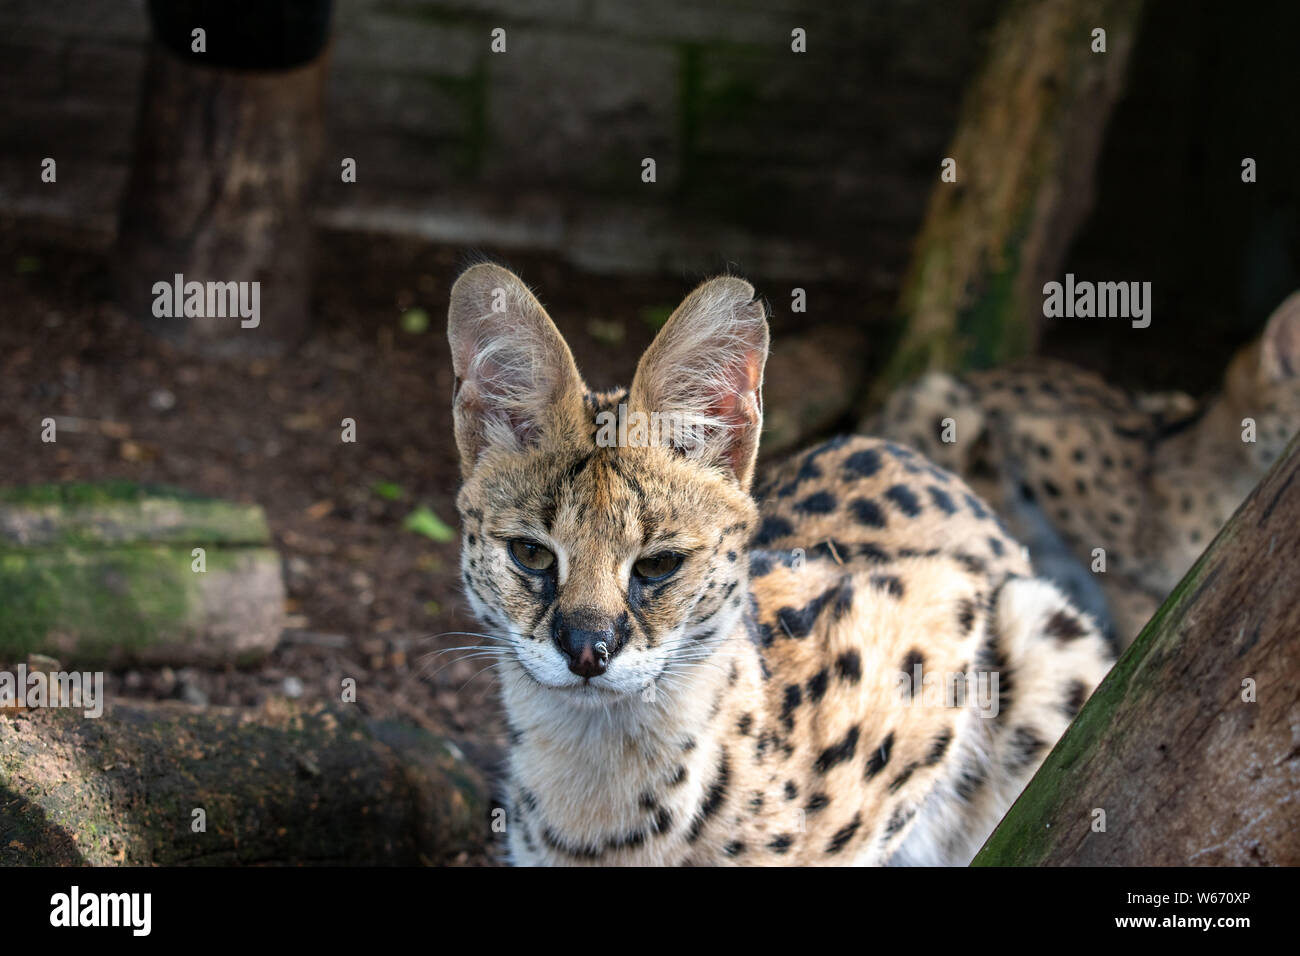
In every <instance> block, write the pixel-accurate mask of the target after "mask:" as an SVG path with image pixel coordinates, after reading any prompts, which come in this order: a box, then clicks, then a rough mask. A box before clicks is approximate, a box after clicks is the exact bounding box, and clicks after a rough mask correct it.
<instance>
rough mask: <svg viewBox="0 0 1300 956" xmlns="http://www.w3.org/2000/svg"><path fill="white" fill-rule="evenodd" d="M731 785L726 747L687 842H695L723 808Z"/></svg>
mask: <svg viewBox="0 0 1300 956" xmlns="http://www.w3.org/2000/svg"><path fill="white" fill-rule="evenodd" d="M730 785H731V762H730V759H729V757H728V755H727V751H726V749H725V748H724V749H723V751H722V756H721V757H720V759H719V760H718V772H717V774H716V775H715V776H714V778H713V783H712V784H710V785H709V789H708V792H707V793H706V794H705V795H704V802H703V803H701V804H700V807H699V809H698V810H696V811H695V819H694V821H693V822H692V823H691V829H690V832H688V833H687V834H686V842H687V843H694V842H695V841H696V840H698V839H699V837H700V830H702V829H703V828H704V824H705V823H706V822H707V821H708V819H709V818H710V817H712V816H713V815H714V814H716V813H717V812H718V810H720V809H721V808H722V804H723V801H725V800H726V799H727V788H728V787H729V786H730Z"/></svg>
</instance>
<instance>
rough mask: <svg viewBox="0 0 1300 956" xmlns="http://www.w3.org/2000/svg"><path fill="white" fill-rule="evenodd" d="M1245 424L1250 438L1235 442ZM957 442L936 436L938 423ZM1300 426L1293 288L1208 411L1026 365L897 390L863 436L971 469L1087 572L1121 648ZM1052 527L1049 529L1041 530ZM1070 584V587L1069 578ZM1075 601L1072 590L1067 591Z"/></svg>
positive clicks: (1021, 530)
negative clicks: (1251, 430) (1250, 422)
mask: <svg viewBox="0 0 1300 956" xmlns="http://www.w3.org/2000/svg"><path fill="white" fill-rule="evenodd" d="M1246 418H1251V419H1254V421H1255V423H1256V432H1257V440H1256V442H1255V443H1253V444H1252V443H1248V442H1244V441H1243V440H1242V433H1243V420H1244V419H1246ZM945 419H951V420H952V422H953V423H954V425H955V432H956V434H955V438H956V440H955V441H954V442H944V441H942V440H941V435H942V428H943V421H944V420H945ZM1298 428H1300V293H1296V294H1295V295H1292V296H1291V297H1290V298H1289V299H1287V300H1286V302H1284V303H1283V304H1282V305H1281V306H1279V307H1278V309H1277V310H1276V311H1275V312H1274V314H1273V316H1272V317H1271V318H1270V319H1269V322H1268V326H1267V329H1266V331H1265V333H1264V335H1263V336H1262V337H1261V338H1260V340H1258V341H1257V342H1255V343H1253V344H1252V345H1250V346H1249V347H1247V348H1245V349H1243V350H1242V351H1241V353H1239V354H1238V355H1237V356H1236V357H1235V358H1234V359H1233V361H1232V362H1231V364H1230V365H1229V367H1228V370H1227V373H1226V375H1225V378H1224V388H1223V390H1222V392H1221V393H1220V394H1218V395H1216V396H1213V397H1212V398H1210V399H1209V400H1208V401H1207V402H1205V403H1203V404H1198V403H1196V402H1195V401H1193V400H1192V399H1191V398H1190V397H1188V396H1186V395H1182V394H1180V393H1162V394H1158V395H1131V394H1129V393H1126V392H1124V391H1122V390H1120V389H1117V388H1114V387H1112V386H1110V385H1108V384H1107V383H1106V382H1105V381H1104V380H1102V379H1101V378H1100V377H1099V376H1097V375H1095V374H1093V373H1091V372H1086V371H1083V370H1081V369H1077V368H1074V367H1072V366H1069V365H1066V364H1064V363H1060V362H1051V361H1043V360H1036V361H1034V362H1033V363H1025V364H1021V365H1014V366H1011V367H1008V368H1004V369H997V370H993V371H987V372H976V373H972V374H968V375H963V376H960V377H955V376H950V375H946V374H942V373H932V374H930V375H926V376H924V377H923V378H921V379H920V380H919V381H917V382H916V383H915V384H913V385H911V386H908V387H906V388H904V389H900V390H899V391H898V392H897V393H895V394H894V395H893V396H892V397H891V398H890V400H889V402H888V403H887V404H886V406H885V408H884V409H883V410H882V411H881V413H880V414H879V415H878V416H875V417H873V418H872V419H870V420H868V421H866V422H864V423H863V426H862V430H863V431H864V432H868V433H871V434H877V435H881V436H883V437H886V438H890V439H893V440H895V441H903V442H907V443H908V444H911V445H913V446H914V447H916V448H918V449H919V450H920V451H922V452H923V453H925V454H927V455H929V456H931V457H932V458H933V459H934V460H935V461H937V462H939V463H941V464H943V465H944V466H946V467H948V468H951V469H953V470H954V471H956V472H957V473H959V474H961V475H962V476H963V477H965V478H967V480H969V481H970V482H971V483H972V485H974V486H975V487H976V488H977V489H978V490H979V491H980V492H981V494H983V495H985V496H986V497H987V498H988V499H989V500H990V501H992V502H993V503H994V504H995V506H996V507H997V509H998V511H999V512H1000V513H1001V514H1002V515H1003V516H1004V517H1005V518H1006V519H1007V521H1008V523H1009V524H1010V526H1011V529H1012V531H1013V533H1015V534H1016V535H1017V537H1019V538H1021V539H1022V540H1026V541H1030V542H1031V545H1033V550H1034V559H1035V562H1036V563H1037V562H1039V561H1043V562H1048V561H1050V560H1053V556H1052V555H1050V554H1049V553H1047V552H1048V551H1050V550H1051V549H1052V548H1053V547H1061V548H1063V549H1064V550H1066V551H1068V556H1066V557H1064V558H1062V559H1061V563H1064V562H1066V561H1071V562H1076V563H1078V564H1079V567H1080V568H1084V567H1086V568H1087V569H1088V570H1086V571H1083V570H1081V571H1080V572H1079V573H1080V574H1089V573H1091V567H1092V565H1093V562H1094V555H1093V550H1094V549H1096V548H1102V549H1104V551H1105V560H1106V569H1105V573H1104V574H1101V573H1098V574H1097V575H1096V582H1097V584H1098V585H1099V586H1100V588H1101V592H1102V593H1103V595H1104V601H1105V605H1106V607H1105V613H1106V614H1107V615H1108V616H1109V618H1110V620H1111V621H1112V622H1113V625H1114V630H1115V632H1116V635H1117V637H1118V638H1119V641H1120V643H1121V644H1122V645H1123V646H1127V644H1128V643H1130V642H1131V641H1132V640H1133V638H1134V637H1136V636H1137V634H1138V632H1139V631H1140V630H1141V628H1142V626H1143V625H1144V624H1145V623H1146V622H1147V620H1149V619H1150V617H1151V615H1152V614H1153V613H1154V612H1155V609H1156V608H1157V607H1158V606H1159V604H1160V602H1161V601H1162V600H1163V599H1164V597H1165V596H1166V595H1167V594H1168V593H1169V592H1170V591H1171V590H1172V589H1173V587H1174V586H1175V585H1176V584H1177V583H1178V580H1179V579H1180V578H1181V577H1182V575H1183V574H1185V573H1186V572H1187V570H1188V569H1189V568H1190V567H1191V565H1192V563H1193V562H1194V561H1195V560H1196V558H1197V556H1199V555H1200V553H1201V552H1202V551H1203V550H1204V549H1205V547H1206V546H1207V545H1208V544H1209V542H1210V541H1211V539H1212V538H1213V537H1214V535H1215V534H1216V533H1217V532H1218V530H1219V528H1221V527H1222V526H1223V524H1224V523H1225V522H1226V521H1227V519H1228V518H1229V516H1230V515H1231V514H1232V512H1233V511H1234V510H1235V509H1236V507H1237V505H1238V504H1240V502H1241V501H1242V499H1243V498H1245V496H1246V495H1247V494H1248V493H1249V492H1250V490H1251V489H1252V488H1253V487H1254V486H1255V485H1256V484H1257V483H1258V481H1259V479H1260V478H1262V477H1263V475H1264V472H1265V471H1266V470H1267V469H1268V467H1269V466H1270V465H1271V464H1272V463H1273V462H1274V461H1275V460H1276V459H1277V457H1278V456H1279V455H1280V454H1281V452H1282V449H1283V448H1284V447H1285V445H1286V442H1287V441H1288V440H1289V439H1290V438H1291V436H1292V435H1293V434H1294V433H1295V432H1296V430H1297V429H1298ZM1039 522H1043V523H1046V524H1049V525H1050V526H1051V527H1052V528H1053V529H1054V530H1055V532H1056V534H1057V535H1059V539H1060V540H1059V543H1058V542H1055V541H1052V540H1050V539H1051V537H1052V536H1050V535H1036V534H1035V532H1034V529H1033V526H1034V525H1035V524H1036V523H1039ZM1070 574H1071V576H1072V579H1073V580H1075V581H1078V580H1080V578H1079V576H1077V575H1075V574H1074V573H1073V571H1071V572H1070ZM1075 590H1076V594H1077V590H1078V589H1075Z"/></svg>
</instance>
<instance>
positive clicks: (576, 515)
mask: <svg viewBox="0 0 1300 956" xmlns="http://www.w3.org/2000/svg"><path fill="white" fill-rule="evenodd" d="M448 337H449V340H450V344H451V353H452V361H453V364H454V367H455V374H456V385H455V392H454V398H453V405H454V419H455V430H456V441H457V445H458V447H459V450H460V455H461V464H462V474H463V479H464V480H463V485H462V487H461V490H460V493H459V497H458V500H457V504H458V508H459V510H460V515H461V525H462V534H463V541H462V571H463V579H464V586H465V590H466V594H467V596H468V599H469V601H470V603H471V605H472V607H473V609H474V611H475V612H476V614H477V615H478V616H479V618H480V619H481V620H482V622H483V625H484V628H485V630H486V631H487V632H488V635H489V636H490V638H491V639H493V640H494V642H495V645H496V647H497V656H498V658H499V661H500V665H501V666H500V667H499V668H498V673H499V675H500V681H501V691H502V696H503V701H504V706H505V712H506V718H507V722H508V725H509V728H510V740H511V743H510V749H509V753H508V760H507V764H508V768H507V779H506V781H505V788H504V792H505V794H506V796H507V797H508V816H507V819H508V825H507V839H508V844H509V856H510V858H511V860H512V861H513V862H515V863H520V864H619V865H635V864H706V865H707V864H819V863H843V864H849V863H855V864H876V863H885V862H893V863H925V864H959V863H965V862H967V861H969V859H970V858H971V856H972V855H973V854H974V852H975V851H976V850H977V849H978V848H979V846H980V845H981V843H982V841H983V840H984V839H985V837H986V836H987V835H988V834H989V832H990V831H991V829H992V828H993V826H994V825H995V824H996V822H997V821H998V819H999V818H1000V817H1001V815H1002V813H1003V812H1004V811H1005V810H1006V808H1007V807H1008V806H1009V805H1010V803H1011V801H1012V800H1013V799H1014V798H1015V796H1016V795H1017V793H1018V792H1019V791H1020V789H1021V788H1022V787H1023V786H1024V784H1025V783H1026V782H1027V780H1028V779H1029V777H1030V776H1031V775H1032V774H1033V772H1034V770H1035V769H1036V768H1037V766H1038V765H1039V763H1040V762H1041V760H1042V758H1043V757H1044V756H1045V754H1046V752H1047V751H1048V749H1049V748H1050V747H1051V746H1052V744H1053V743H1054V742H1055V740H1056V739H1057V737H1058V736H1059V735H1060V734H1061V732H1062V731H1063V730H1064V728H1065V727H1066V726H1067V724H1068V723H1069V721H1070V719H1071V717H1072V716H1073V715H1074V713H1075V712H1076V711H1077V710H1078V709H1079V707H1080V706H1081V705H1082V704H1083V702H1084V700H1085V699H1086V698H1087V696H1088V695H1089V694H1090V693H1091V691H1092V689H1093V688H1094V687H1095V685H1096V684H1097V682H1098V681H1099V680H1100V679H1101V677H1102V676H1103V675H1104V674H1105V672H1106V669H1107V667H1108V665H1109V662H1110V658H1109V655H1108V651H1107V649H1106V646H1105V642H1104V641H1103V639H1102V637H1101V636H1100V634H1099V633H1098V631H1097V629H1096V628H1095V626H1094V625H1093V623H1092V622H1091V621H1090V620H1089V619H1088V617H1087V616H1086V615H1084V614H1081V613H1080V612H1078V611H1077V610H1075V609H1074V608H1073V607H1072V606H1071V605H1070V604H1069V602H1068V601H1067V600H1066V599H1065V598H1064V597H1063V596H1062V595H1061V593H1060V592H1059V591H1058V590H1057V589H1056V588H1055V587H1053V586H1052V585H1050V584H1048V583H1046V582H1044V581H1042V580H1039V579H1036V578H1035V577H1034V576H1033V573H1032V571H1031V569H1030V567H1029V565H1028V563H1027V561H1026V559H1025V557H1024V555H1023V549H1022V548H1021V547H1020V546H1019V545H1017V544H1016V542H1015V541H1013V540H1012V539H1011V538H1010V537H1008V535H1007V533H1006V532H1005V531H1004V530H1003V528H1002V527H1001V525H1000V524H999V522H998V521H997V519H996V518H995V517H994V515H993V514H992V513H991V511H990V510H989V509H988V508H987V506H986V505H985V504H984V503H983V502H982V501H980V500H979V499H978V498H977V497H975V496H974V495H973V494H972V493H971V491H970V490H969V489H968V488H967V487H966V486H965V485H964V484H962V482H961V481H960V480H959V479H957V478H956V477H954V476H953V475H950V474H948V473H947V472H944V471H942V470H940V469H939V468H936V467H935V466H933V465H931V464H929V463H928V462H926V461H925V460H924V459H923V458H921V457H920V456H919V455H918V454H916V453H914V452H912V451H909V450H907V449H905V448H902V447H899V446H896V445H892V444H888V443H885V442H883V441H876V440H872V439H867V438H841V439H836V440H833V441H830V442H827V443H826V444H823V445H821V446H819V447H817V448H814V449H812V450H811V451H808V452H805V453H803V454H801V455H799V456H797V457H795V458H794V459H793V460H792V461H790V462H789V463H787V464H785V465H784V466H781V467H779V468H777V469H775V470H774V471H773V472H772V473H771V474H770V475H768V476H766V477H765V478H764V479H763V480H762V483H761V486H760V491H759V494H758V497H759V498H761V503H759V502H756V500H755V498H754V497H752V496H751V494H750V487H751V483H752V482H753V479H754V471H755V457H756V453H757V450H758V440H759V432H760V429H761V426H762V412H761V407H762V406H761V397H760V392H761V384H762V377H763V368H764V364H765V362H766V358H767V346H768V330H767V322H766V315H765V312H764V307H763V305H762V304H761V303H760V302H757V301H754V290H753V288H752V287H751V286H750V285H749V284H748V283H746V282H744V281H742V280H740V279H737V278H732V277H722V278H717V279H713V280H711V281H708V282H706V283H704V284H703V285H701V286H700V287H699V288H697V289H696V290H695V291H694V292H693V293H691V295H690V296H688V297H687V298H686V300H685V301H684V302H683V303H682V304H681V306H680V307H679V308H678V309H677V310H676V311H675V312H674V313H673V315H672V316H671V317H670V318H669V320H668V322H667V324H666V325H665V326H664V327H663V329H662V330H661V331H660V333H659V335H658V337H657V338H656V339H655V341H654V343H653V344H652V345H651V346H650V348H649V349H648V350H647V352H646V353H645V355H644V356H643V357H642V359H641V362H640V365H639V367H638V368H637V371H636V375H635V377H634V378H633V381H632V385H631V387H630V388H629V389H627V390H619V391H615V392H608V393H604V394H594V393H592V392H590V391H589V390H588V389H587V388H586V386H585V385H584V383H583V381H582V379H581V377H580V376H579V374H578V370H577V368H576V367H575V365H574V362H573V358H572V356H571V354H570V352H569V349H568V347H567V345H566V344H565V342H564V340H563V339H562V338H561V336H560V334H559V332H558V331H557V329H556V328H555V326H554V325H553V324H552V322H551V320H550V319H549V318H548V316H547V315H546V313H545V311H544V310H543V309H542V306H541V305H540V304H539V303H538V301H537V300H536V299H535V298H534V297H533V295H532V294H531V293H530V292H529V291H528V289H527V288H525V286H524V285H523V284H522V283H521V282H520V281H519V280H518V279H517V278H516V277H515V276H514V275H513V274H511V273H510V272H508V271H506V270H505V269H502V268H500V267H498V266H494V265H479V266H475V267H473V268H471V269H470V270H468V271H467V272H465V273H464V274H463V275H462V276H461V277H460V279H459V280H458V281H457V283H456V285H455V287H454V288H453V290H452V294H451V305H450V312H449V322H448ZM619 405H624V406H625V412H626V413H627V415H628V417H631V416H632V415H633V414H634V413H636V412H642V413H647V414H649V413H656V414H659V415H661V416H666V417H669V418H671V419H672V420H674V421H677V422H680V423H685V425H686V426H687V428H686V431H683V432H673V433H672V434H673V436H674V437H673V438H672V440H670V441H667V442H663V441H661V442H648V443H647V442H634V441H631V440H628V441H623V442H619V443H613V444H611V443H609V442H605V441H598V433H599V428H598V425H597V420H598V418H600V417H601V413H602V412H610V411H612V410H615V409H617V407H618V406H619ZM687 433H689V435H690V436H691V440H690V442H685V441H680V440H679V438H680V436H681V435H685V434H687ZM995 681H996V683H995ZM981 688H982V690H983V692H982V693H981V692H980V691H981Z"/></svg>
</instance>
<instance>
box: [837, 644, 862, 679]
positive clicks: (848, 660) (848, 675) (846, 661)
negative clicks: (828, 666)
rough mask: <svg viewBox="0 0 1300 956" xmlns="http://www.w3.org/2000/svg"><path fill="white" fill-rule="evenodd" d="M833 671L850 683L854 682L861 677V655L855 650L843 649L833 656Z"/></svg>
mask: <svg viewBox="0 0 1300 956" xmlns="http://www.w3.org/2000/svg"><path fill="white" fill-rule="evenodd" d="M835 673H836V674H837V675H838V676H839V677H841V678H843V679H844V680H846V681H848V682H849V683H850V684H856V683H857V682H858V681H859V680H861V679H862V656H861V655H860V654H859V653H858V652H857V651H845V652H844V653H843V654H841V655H840V656H839V657H837V658H835Z"/></svg>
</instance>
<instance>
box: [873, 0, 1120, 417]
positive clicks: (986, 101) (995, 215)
mask: <svg viewBox="0 0 1300 956" xmlns="http://www.w3.org/2000/svg"><path fill="white" fill-rule="evenodd" d="M1142 6H1143V4H1142V0H1011V2H1009V3H1007V4H1006V7H1005V9H1004V11H1003V13H1002V15H1001V18H1000V20H999V22H998V24H997V26H996V27H995V29H994V31H993V35H992V36H991V38H990V40H989V56H988V59H987V61H986V62H985V64H984V66H983V68H982V69H981V71H980V74H979V75H978V76H977V77H976V79H975V81H974V84H973V86H972V88H971V90H970V92H969V93H968V94H967V96H966V99H965V102H964V104H963V106H962V112H961V116H960V118H959V119H958V123H957V130H956V133H955V135H954V137H953V140H952V144H951V145H950V146H949V147H948V152H947V157H948V158H951V159H953V160H955V161H956V181H955V182H943V181H940V182H939V183H938V184H936V186H935V189H934V192H933V193H932V194H931V197H930V206H929V209H928V211H927V213H926V218H925V221H924V223H923V225H922V228H921V232H920V235H919V237H918V239H917V242H916V247H915V249H914V250H913V253H912V262H911V266H910V268H909V270H908V273H907V275H906V276H905V278H904V281H903V288H902V293H901V295H900V299H899V315H898V319H899V324H900V328H901V333H900V340H899V344H898V346H897V348H896V350H895V352H894V355H893V358H892V359H891V361H890V364H889V366H888V367H887V369H886V371H885V373H884V375H882V376H881V378H880V379H879V380H878V381H877V383H876V387H875V391H874V393H873V395H872V396H871V399H872V401H873V402H876V403H878V402H880V401H883V400H884V398H885V397H886V396H887V395H888V393H889V392H890V391H892V390H893V389H894V388H895V387H897V386H898V385H901V384H903V383H904V382H906V381H909V380H910V379H912V378H914V377H915V376H916V375H918V374H920V373H922V372H924V371H928V370H933V369H942V370H950V371H959V370H961V369H965V368H981V367H987V366H990V365H996V364H999V363H1001V362H1005V361H1007V360H1009V359H1012V358H1016V357H1019V356H1021V355H1024V354H1027V353H1028V352H1029V351H1030V350H1031V349H1032V348H1033V346H1034V344H1035V340H1036V335H1037V331H1036V330H1037V322H1036V317H1037V316H1038V315H1041V311H1042V286H1043V283H1044V282H1046V281H1048V280H1049V279H1051V278H1052V277H1053V276H1055V275H1056V273H1057V271H1058V269H1059V267H1060V265H1061V262H1062V259H1063V257H1064V254H1065V251H1066V248H1067V246H1068V244H1069V242H1070V240H1071V239H1072V238H1073V236H1074V233H1075V231H1076V230H1077V229H1078V228H1079V227H1080V226H1081V225H1082V224H1083V221H1084V219H1085V218H1086V216H1087V214H1088V212H1089V210H1090V208H1091V206H1092V202H1093V190H1094V181H1093V180H1094V167H1095V165H1096V161H1097V156H1098V154H1099V151H1100V148H1101V143H1102V138H1103V133H1104V131H1105V127H1106V122H1107V120H1108V118H1109V116H1110V113H1111V110H1112V107H1113V106H1114V104H1115V101H1116V99H1117V98H1118V96H1119V94H1120V92H1121V90H1122V89H1123V83H1124V74H1125V67H1126V65H1127V62H1128V57H1129V52H1130V50H1131V49H1132V47H1133V43H1134V40H1135V38H1136V35H1137V31H1138V23H1139V20H1140V16H1141V12H1142ZM1094 29H1104V30H1105V31H1106V35H1105V43H1106V52H1104V53H1100V52H1097V53H1094V52H1093V50H1092V45H1093V43H1094V37H1093V30H1094ZM938 172H939V171H938V170H937V169H936V174H937V173H938Z"/></svg>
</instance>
